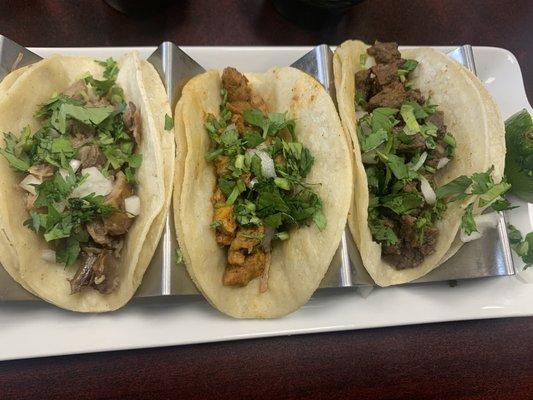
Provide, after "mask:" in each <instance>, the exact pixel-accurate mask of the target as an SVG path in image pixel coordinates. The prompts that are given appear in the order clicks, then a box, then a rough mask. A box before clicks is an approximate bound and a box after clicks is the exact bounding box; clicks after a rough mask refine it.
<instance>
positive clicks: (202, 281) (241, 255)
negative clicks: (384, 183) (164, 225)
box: [174, 67, 352, 318]
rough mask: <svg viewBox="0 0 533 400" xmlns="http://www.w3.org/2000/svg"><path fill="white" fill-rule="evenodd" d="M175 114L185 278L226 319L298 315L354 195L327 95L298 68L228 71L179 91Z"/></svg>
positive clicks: (177, 206) (179, 230) (177, 214)
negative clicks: (187, 276) (352, 194)
mask: <svg viewBox="0 0 533 400" xmlns="http://www.w3.org/2000/svg"><path fill="white" fill-rule="evenodd" d="M175 120H176V133H177V136H176V138H177V140H178V141H179V143H181V144H182V147H181V148H180V149H178V152H177V158H176V176H175V189H174V211H175V223H176V232H177V236H178V242H179V245H180V250H181V252H182V255H183V259H184V262H185V264H186V266H187V269H188V272H189V274H190V276H191V278H192V279H193V281H194V282H195V283H196V285H197V287H198V288H199V290H200V291H201V292H202V293H203V294H204V295H205V297H206V298H207V299H208V300H209V302H211V304H213V305H214V306H215V307H216V308H218V309H219V310H220V311H222V312H224V313H226V314H229V315H231V316H234V317H239V318H273V317H278V316H282V315H285V314H287V313H290V312H292V311H294V310H296V309H297V308H298V307H300V306H302V305H303V304H304V303H305V302H307V300H308V299H309V297H310V296H311V295H312V294H313V292H314V291H315V289H316V288H317V287H318V285H319V284H320V281H321V279H322V278H323V276H324V274H325V273H326V271H327V269H328V266H329V264H330V262H331V259H332V257H333V255H334V253H335V250H336V248H337V246H338V244H339V241H340V238H341V235H342V232H343V229H344V226H345V223H346V215H347V212H348V208H349V205H350V201H351V193H352V172H351V164H350V155H349V146H348V142H347V140H346V137H345V135H344V134H343V131H342V127H341V124H340V120H339V118H338V116H337V114H336V110H335V106H334V105H333V102H332V100H331V98H330V97H329V95H328V94H327V92H326V91H325V90H324V89H323V88H322V86H321V85H320V84H319V83H318V82H317V81H315V80H314V79H313V78H311V77H310V76H309V75H307V74H305V73H303V72H301V71H299V70H296V69H294V68H289V67H287V68H274V69H271V70H269V71H268V72H266V73H264V74H246V75H243V74H241V73H240V72H238V71H237V70H236V69H234V68H226V69H225V70H224V71H223V73H222V75H220V74H219V72H217V71H209V72H206V73H204V74H202V75H199V76H197V77H195V78H193V79H192V80H191V81H190V82H189V83H188V84H187V85H186V86H185V88H184V90H183V94H182V98H181V100H180V101H179V102H178V105H177V107H176V112H175Z"/></svg>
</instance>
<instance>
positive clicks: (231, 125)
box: [225, 124, 237, 131]
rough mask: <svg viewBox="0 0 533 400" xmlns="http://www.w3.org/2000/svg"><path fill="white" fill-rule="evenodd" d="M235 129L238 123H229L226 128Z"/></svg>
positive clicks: (228, 129)
mask: <svg viewBox="0 0 533 400" xmlns="http://www.w3.org/2000/svg"><path fill="white" fill-rule="evenodd" d="M235 129H237V125H235V124H229V125H228V126H226V129H225V130H226V131H233V130H235Z"/></svg>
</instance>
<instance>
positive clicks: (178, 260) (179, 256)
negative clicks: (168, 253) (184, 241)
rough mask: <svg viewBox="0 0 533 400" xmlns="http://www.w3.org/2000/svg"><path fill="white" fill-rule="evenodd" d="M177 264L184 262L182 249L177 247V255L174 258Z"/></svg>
mask: <svg viewBox="0 0 533 400" xmlns="http://www.w3.org/2000/svg"><path fill="white" fill-rule="evenodd" d="M174 261H175V263H176V265H179V264H181V263H183V253H182V252H181V250H180V249H176V256H175V258H174Z"/></svg>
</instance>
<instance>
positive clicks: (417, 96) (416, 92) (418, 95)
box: [407, 89, 426, 105]
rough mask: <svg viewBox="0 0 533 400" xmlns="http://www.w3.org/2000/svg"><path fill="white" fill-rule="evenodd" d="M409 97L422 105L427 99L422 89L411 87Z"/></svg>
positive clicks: (408, 92)
mask: <svg viewBox="0 0 533 400" xmlns="http://www.w3.org/2000/svg"><path fill="white" fill-rule="evenodd" d="M407 98H408V99H409V100H413V101H416V102H417V103H418V104H420V105H422V104H424V102H425V101H426V99H425V98H424V96H423V95H422V92H420V89H411V90H408V91H407Z"/></svg>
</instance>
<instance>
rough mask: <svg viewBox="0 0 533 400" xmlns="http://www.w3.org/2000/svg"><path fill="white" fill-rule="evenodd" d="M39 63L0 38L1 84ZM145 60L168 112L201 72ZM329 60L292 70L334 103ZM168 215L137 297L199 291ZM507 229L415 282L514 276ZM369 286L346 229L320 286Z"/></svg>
mask: <svg viewBox="0 0 533 400" xmlns="http://www.w3.org/2000/svg"><path fill="white" fill-rule="evenodd" d="M448 55H449V56H450V57H451V58H453V59H454V60H456V61H457V62H459V63H461V64H462V65H464V66H465V67H467V68H469V69H470V70H471V71H472V72H474V73H475V64H474V57H473V52H472V48H471V47H470V45H465V46H461V47H459V48H457V49H456V50H454V51H452V52H450V53H448ZM40 59H41V57H39V56H38V55H36V54H34V53H32V52H31V51H29V50H28V49H26V48H25V47H22V46H20V45H18V44H17V43H15V42H13V41H11V40H10V39H8V38H6V37H4V36H1V35H0V80H2V79H3V78H4V77H5V76H6V75H7V74H8V73H9V72H11V71H12V70H14V69H16V68H19V67H23V66H26V65H29V64H32V63H34V62H36V61H38V60H40ZM147 60H148V61H149V62H150V63H151V64H152V65H153V66H154V67H155V69H156V70H157V72H158V73H159V75H160V77H161V79H162V81H163V83H164V85H165V89H166V90H167V93H168V94H169V100H170V104H171V108H172V110H174V108H175V106H176V103H177V101H178V99H179V97H180V96H181V91H182V89H183V87H184V86H185V84H186V83H187V81H188V80H189V79H190V78H192V77H193V76H195V75H197V74H199V73H202V72H204V71H205V69H204V68H203V67H202V66H201V65H199V64H198V63H196V62H195V61H194V60H193V59H192V58H191V57H190V56H188V55H187V54H186V53H185V52H184V51H182V50H181V49H180V48H179V47H177V46H176V45H175V44H173V43H171V42H164V43H162V44H161V45H160V46H159V47H158V48H157V49H156V51H155V52H154V53H153V54H152V55H150V56H149V57H148V59H147ZM332 61H333V53H332V51H331V49H330V48H329V47H328V46H327V45H324V44H323V45H320V46H317V47H315V48H313V49H312V50H311V51H309V52H308V53H306V54H305V55H304V56H303V57H301V58H300V59H298V60H296V61H295V62H293V63H292V64H291V66H292V67H294V68H298V69H300V70H302V71H304V72H306V73H308V74H310V75H311V76H313V77H314V78H315V79H317V81H318V82H320V83H321V84H322V85H323V86H324V88H326V90H328V92H329V94H330V95H331V97H332V98H333V99H334V101H335V100H336V97H335V86H334V79H333V64H332ZM13 66H14V67H13ZM335 102H336V101H335ZM172 214H173V213H172V207H171V209H170V212H169V215H168V217H167V220H166V224H165V229H164V231H163V234H162V236H161V239H160V243H159V245H158V247H157V249H156V251H155V253H154V257H153V258H152V261H151V263H150V266H149V268H148V270H147V271H146V274H145V276H144V278H143V281H142V284H141V286H140V287H139V289H138V290H137V293H136V294H135V297H154V296H168V295H191V294H198V293H199V292H198V290H197V289H196V287H195V285H194V283H193V282H192V281H191V279H190V278H189V275H188V274H187V271H186V268H185V266H184V265H183V264H176V263H175V254H176V250H177V249H178V246H177V241H176V235H175V230H174V223H173V215H172ZM505 225H506V224H505V217H504V214H503V213H500V216H499V221H498V227H497V228H496V229H491V230H489V231H488V232H487V233H486V234H485V235H484V236H483V237H482V238H481V239H478V240H475V241H472V242H469V243H465V244H464V245H463V247H462V248H461V250H460V251H459V252H458V254H457V255H455V256H453V257H451V258H450V259H449V260H448V261H446V262H445V263H444V264H443V265H441V266H440V267H438V268H436V269H435V270H433V271H432V272H430V273H429V274H428V275H426V276H424V277H423V278H420V279H418V280H417V281H415V282H413V283H422V282H437V281H454V280H461V279H470V278H482V277H491V276H505V275H514V273H515V270H514V266H513V261H512V257H511V251H510V246H509V241H508V238H507V232H506V229H505ZM487 250H490V251H487ZM373 284H374V282H373V281H372V279H371V278H370V276H369V275H368V273H367V272H366V270H365V268H364V266H363V264H362V262H361V258H360V256H359V253H358V251H357V248H356V246H355V244H354V241H353V239H352V237H351V234H350V232H349V230H348V229H345V232H344V233H343V235H342V238H341V242H340V244H339V248H338V249H337V251H336V253H335V255H334V257H333V260H332V262H331V265H330V267H329V269H328V271H327V273H326V275H325V276H324V279H323V280H322V283H321V285H320V288H338V287H369V286H372V285H373ZM21 300H36V297H34V296H33V295H31V294H30V293H29V292H27V291H26V290H24V289H23V288H22V287H21V286H20V285H18V284H17V283H16V282H15V281H14V280H13V279H12V278H11V277H10V276H9V275H8V274H7V272H6V271H5V270H4V269H3V268H0V301H21ZM37 300H38V299H37Z"/></svg>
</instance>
